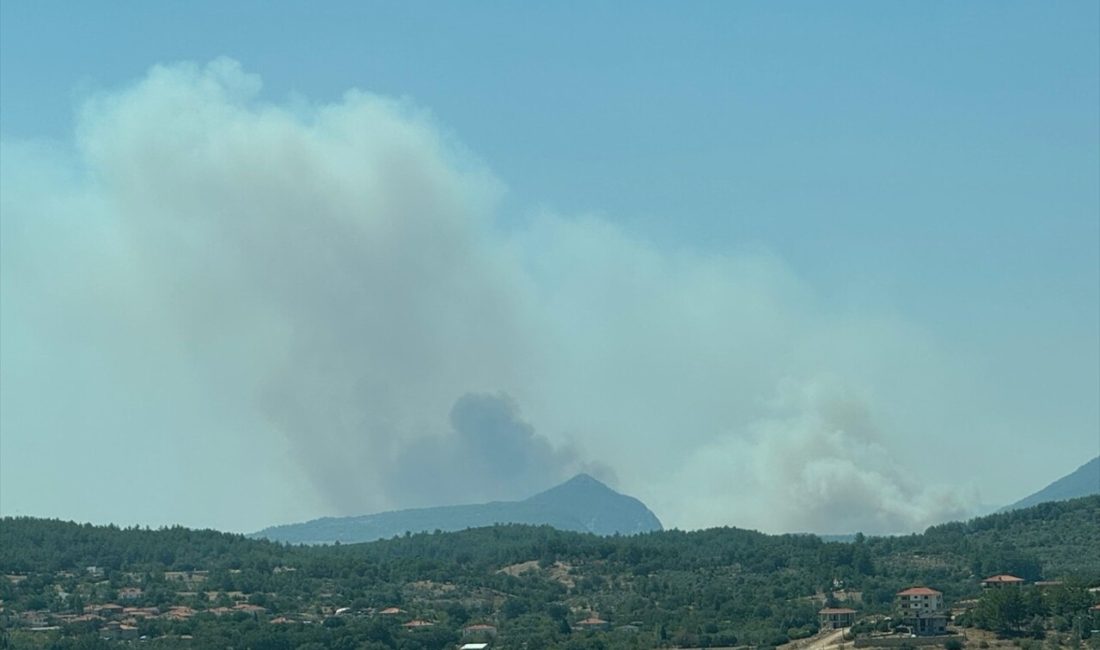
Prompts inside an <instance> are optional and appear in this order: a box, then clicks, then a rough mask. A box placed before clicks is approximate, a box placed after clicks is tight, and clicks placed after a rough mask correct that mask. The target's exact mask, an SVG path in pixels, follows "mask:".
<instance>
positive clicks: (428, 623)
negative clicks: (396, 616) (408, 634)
mask: <svg viewBox="0 0 1100 650" xmlns="http://www.w3.org/2000/svg"><path fill="white" fill-rule="evenodd" d="M433 625H435V623H432V622H431V621H422V620H420V619H417V620H415V621H409V622H408V623H405V624H404V625H402V627H431V626H433Z"/></svg>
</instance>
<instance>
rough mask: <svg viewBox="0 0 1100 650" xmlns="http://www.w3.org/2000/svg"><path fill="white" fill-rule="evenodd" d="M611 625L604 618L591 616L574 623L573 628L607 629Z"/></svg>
mask: <svg viewBox="0 0 1100 650" xmlns="http://www.w3.org/2000/svg"><path fill="white" fill-rule="evenodd" d="M610 626H611V624H610V623H608V622H607V621H605V620H603V619H602V618H599V617H597V616H589V617H588V618H586V619H584V620H583V621H577V623H576V624H575V625H573V628H574V629H577V630H606V629H607V628H609V627H610Z"/></svg>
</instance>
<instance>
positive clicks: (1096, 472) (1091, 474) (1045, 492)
mask: <svg viewBox="0 0 1100 650" xmlns="http://www.w3.org/2000/svg"><path fill="white" fill-rule="evenodd" d="M1094 494H1100V456H1097V457H1096V458H1093V459H1092V460H1090V461H1089V462H1087V463H1085V464H1084V465H1082V466H1080V467H1078V468H1077V470H1076V471H1074V472H1073V473H1071V474H1068V475H1066V476H1063V477H1062V478H1060V479H1058V480H1057V481H1055V482H1053V483H1051V484H1050V485H1048V486H1046V487H1045V488H1043V489H1042V490H1039V491H1038V492H1036V493H1035V494H1032V495H1031V496H1028V497H1024V498H1023V499H1020V500H1019V501H1017V502H1016V503H1013V504H1012V505H1010V506H1006V507H1004V508H1002V509H1001V512H1007V511H1009V510H1017V509H1019V508H1027V507H1030V506H1033V505H1037V504H1040V503H1045V502H1047V501H1065V500H1067V499H1076V498H1078V497H1087V496H1092V495H1094Z"/></svg>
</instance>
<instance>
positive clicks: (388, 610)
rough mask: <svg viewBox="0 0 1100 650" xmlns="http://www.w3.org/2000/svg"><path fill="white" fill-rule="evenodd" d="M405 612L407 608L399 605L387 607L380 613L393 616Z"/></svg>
mask: <svg viewBox="0 0 1100 650" xmlns="http://www.w3.org/2000/svg"><path fill="white" fill-rule="evenodd" d="M404 612H405V610H403V609H398V608H397V607H387V608H386V609H383V610H382V611H380V612H378V613H379V614H382V615H383V616H392V615H394V614H403V613H404Z"/></svg>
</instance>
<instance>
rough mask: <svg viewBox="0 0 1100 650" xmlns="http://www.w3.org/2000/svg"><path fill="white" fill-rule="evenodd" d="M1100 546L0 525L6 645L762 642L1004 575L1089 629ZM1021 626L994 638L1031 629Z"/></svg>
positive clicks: (1010, 518) (964, 533)
mask: <svg viewBox="0 0 1100 650" xmlns="http://www.w3.org/2000/svg"><path fill="white" fill-rule="evenodd" d="M1098 539H1100V497H1088V498H1083V499H1076V500H1073V501H1067V502H1057V503H1046V504H1041V505H1038V506H1035V507H1032V508H1029V509H1026V510H1019V511H1014V512H1010V513H1004V514H997V515H991V516H988V517H981V518H978V519H974V520H971V521H969V522H965V523H950V524H944V525H940V526H934V527H932V528H930V529H928V530H927V531H926V532H924V533H923V534H919V535H908V536H898V537H865V536H863V535H857V536H856V538H855V540H854V541H852V542H850V543H840V542H823V541H822V540H821V539H820V538H818V537H816V536H813V535H778V536H776V535H764V534H761V533H757V532H753V531H747V530H740V529H735V528H716V529H710V530H703V531H696V532H682V531H676V530H671V531H663V532H655V533H647V534H642V535H636V536H616V537H599V536H595V535H589V534H582V533H575V532H563V531H559V530H555V529H553V528H549V527H530V526H517V525H505V526H493V527H487V528H477V529H470V530H466V531H461V532H454V533H434V534H432V533H428V534H416V535H405V536H401V537H397V538H394V539H389V540H383V541H377V542H372V543H366V544H348V545H334V546H314V547H307V546H289V545H282V544H278V543H273V542H268V541H261V540H253V539H247V538H245V537H243V536H241V535H233V534H226V533H220V532H216V531H196V530H189V529H184V528H178V527H177V528H166V529H161V530H148V529H139V528H128V529H122V528H118V527H114V526H92V525H87V524H85V525H80V524H74V523H66V522H61V521H53V520H41V519H31V518H6V519H3V520H0V573H2V574H4V576H5V579H3V580H0V600H2V603H0V606H2V608H3V609H2V611H0V622H2V623H3V636H2V637H0V644H2V647H56V648H68V647H72V648H76V647H81V648H92V647H100V646H101V645H110V644H112V643H129V642H130V641H127V640H125V639H128V638H136V639H139V640H140V642H141V643H142V644H143V645H146V646H148V647H157V648H161V647H164V648H169V647H219V648H221V647H238V648H245V647H247V648H298V647H307V648H364V647H366V648H373V649H375V650H382V649H383V648H392V649H397V650H436V649H439V648H444V647H453V645H454V644H455V643H457V642H459V641H460V640H461V641H464V642H465V641H471V640H492V641H493V643H494V646H495V647H502V648H503V647H509V648H510V647H515V648H525V649H526V650H538V649H540V648H552V647H563V648H570V649H574V650H582V649H585V648H594V649H600V650H604V649H611V648H645V647H660V646H663V647H699V646H703V647H706V646H735V645H754V646H771V645H778V644H782V643H785V642H787V641H789V640H791V639H795V638H801V637H805V636H809V635H812V634H814V633H815V632H816V631H817V629H818V617H817V612H818V610H819V609H820V608H821V607H822V606H823V605H837V604H843V605H844V606H850V607H853V608H855V609H857V610H858V611H859V612H860V615H861V616H862V617H871V616H873V615H874V614H888V613H889V612H890V611H891V609H892V607H893V604H894V597H895V594H896V593H897V591H898V590H899V589H902V588H904V587H907V586H911V585H926V586H931V587H934V588H936V589H938V590H940V591H942V592H944V595H945V599H946V600H947V601H948V603H960V602H968V601H970V600H973V599H977V598H978V596H979V594H980V593H981V586H980V581H981V579H982V578H983V577H985V576H989V575H993V574H999V573H1007V574H1014V575H1016V576H1019V577H1022V578H1024V579H1026V580H1028V581H1038V580H1047V581H1050V580H1060V581H1063V582H1064V584H1065V585H1071V586H1072V588H1073V591H1072V594H1070V593H1069V592H1068V591H1067V592H1066V595H1064V597H1063V596H1061V595H1056V596H1053V597H1048V598H1047V600H1051V599H1052V598H1053V600H1054V601H1057V602H1062V600H1065V601H1066V602H1071V601H1072V603H1073V604H1072V606H1070V605H1066V606H1065V607H1067V608H1069V609H1067V610H1066V611H1065V612H1061V614H1064V616H1063V618H1064V621H1063V622H1062V623H1060V624H1062V625H1063V626H1064V627H1066V629H1069V628H1072V627H1073V626H1077V628H1080V629H1079V630H1078V633H1082V634H1086V635H1087V634H1088V629H1091V625H1094V624H1095V623H1094V622H1093V621H1091V620H1085V619H1081V616H1088V615H1089V614H1087V611H1088V607H1090V606H1091V605H1092V603H1093V602H1094V599H1093V596H1094V595H1095V594H1093V593H1090V592H1088V591H1086V590H1085V588H1086V587H1095V586H1096V585H1098V584H1100V544H1098V542H1097V540H1098ZM1060 589H1062V591H1065V590H1066V589H1068V587H1061V588H1060ZM1058 593H1059V594H1060V593H1062V592H1058ZM1082 594H1084V595H1082ZM1058 599H1062V600H1058ZM1073 599H1076V600H1073ZM989 600H990V599H988V598H987V599H985V601H989ZM1033 600H1034V599H1033ZM976 602H978V604H979V605H980V606H979V607H977V608H976V609H975V610H974V611H973V612H967V616H969V619H970V620H971V621H972V622H975V623H977V624H982V623H985V624H988V625H991V626H992V625H995V624H1001V623H1002V621H1001V620H1000V619H997V618H996V613H997V611H1000V610H995V609H994V605H995V603H994V604H987V602H983V601H981V600H978V601H976ZM1046 602H1047V601H1046V600H1042V599H1041V598H1040V599H1039V600H1035V602H1032V603H1031V606H1032V608H1033V613H1034V616H1031V617H1029V618H1028V621H1029V624H1030V625H1031V626H1032V627H1034V625H1035V623H1034V619H1035V616H1039V615H1041V614H1053V612H1050V611H1047V610H1050V608H1051V607H1052V606H1050V605H1047V604H1045V603H1046ZM1044 608H1045V609H1044ZM1014 611H1015V610H1014ZM1029 611H1032V610H1029ZM1082 612H1084V614H1082ZM982 616H986V617H987V618H985V619H983V618H982ZM989 617H992V618H989ZM1075 617H1076V618H1075ZM119 619H123V620H125V621H126V622H125V623H120V622H119ZM1043 620H1046V619H1043ZM1016 623H1017V624H1016V627H1014V628H1009V627H1005V629H1004V630H1003V631H1004V632H1005V633H1012V632H1021V633H1022V632H1024V631H1028V630H1024V629H1023V628H1024V625H1023V623H1019V622H1016ZM1044 625H1045V623H1044ZM1074 629H1076V628H1074ZM1040 631H1041V630H1040ZM108 639H110V640H108ZM134 642H137V641H134Z"/></svg>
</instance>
